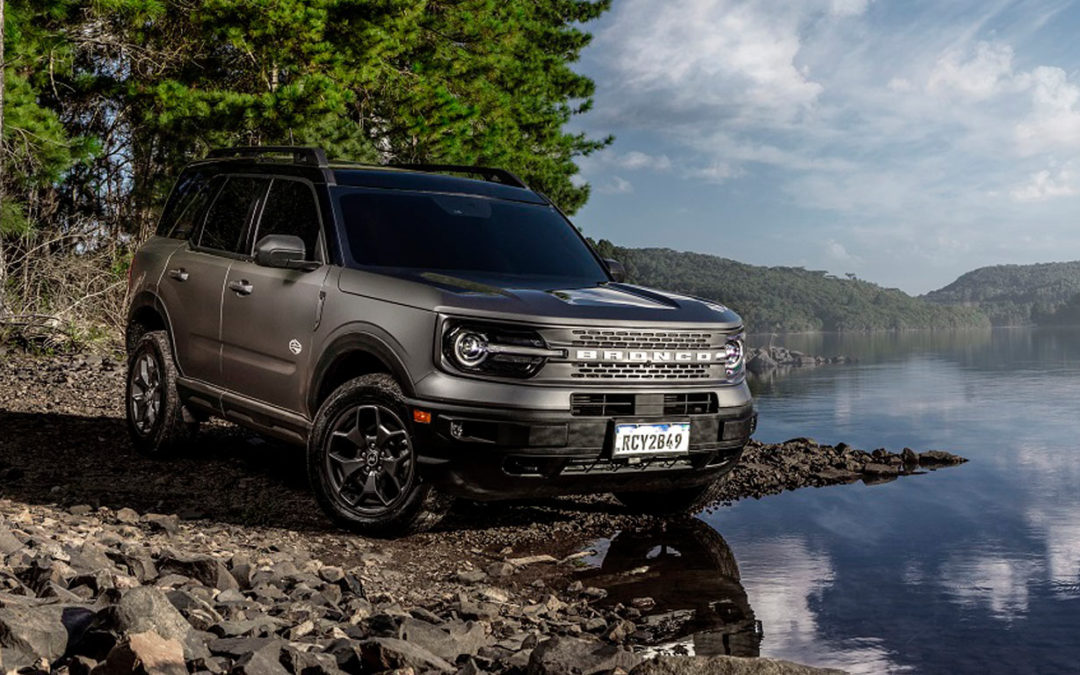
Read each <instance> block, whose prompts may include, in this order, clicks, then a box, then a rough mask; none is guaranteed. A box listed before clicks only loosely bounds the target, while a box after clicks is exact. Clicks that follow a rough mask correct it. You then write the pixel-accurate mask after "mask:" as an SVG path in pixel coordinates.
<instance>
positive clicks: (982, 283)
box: [922, 261, 1080, 326]
mask: <svg viewBox="0 0 1080 675" xmlns="http://www.w3.org/2000/svg"><path fill="white" fill-rule="evenodd" d="M1078 294H1080V261H1075V262H1063V263H1039V264H1036V265H995V266H993V267H980V268H979V269H977V270H972V271H971V272H968V273H967V274H964V275H963V276H961V277H960V278H958V279H957V280H956V281H954V282H952V283H951V284H949V285H948V286H946V287H944V288H941V289H938V290H936V291H931V292H929V293H927V294H926V295H924V296H922V297H923V298H925V299H926V300H929V301H930V302H934V303H937V304H942V305H954V306H963V307H972V308H978V309H979V310H981V311H982V312H983V313H984V314H986V315H987V316H988V317H990V321H991V322H992V323H993V324H994V325H996V326H1022V325H1029V324H1034V323H1063V322H1067V321H1066V318H1067V317H1066V316H1065V315H1064V314H1063V315H1060V316H1057V315H1056V314H1057V312H1058V311H1059V310H1063V309H1064V308H1065V306H1066V304H1067V303H1069V301H1070V300H1072V299H1073V298H1075V297H1076V296H1077V295H1078ZM1074 304H1075V303H1074ZM1071 311H1073V310H1068V311H1067V312H1066V313H1069V312H1071Z"/></svg>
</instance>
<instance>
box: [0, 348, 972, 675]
mask: <svg viewBox="0 0 1080 675" xmlns="http://www.w3.org/2000/svg"><path fill="white" fill-rule="evenodd" d="M121 370H122V369H121V367H120V364H119V362H118V360H115V359H108V358H105V359H102V358H99V357H91V358H84V357H76V358H70V357H57V358H51V359H41V358H37V359H32V358H29V357H25V356H22V355H17V356H16V355H12V354H8V355H5V356H0V425H2V426H0V672H4V673H7V672H11V671H16V670H20V669H22V670H23V672H46V671H51V672H63V673H91V672H93V673H99V674H109V673H130V672H148V673H149V672H155V673H156V672H161V673H176V674H177V675H180V674H181V673H184V672H205V673H286V672H291V673H310V674H317V673H338V672H348V673H374V672H383V671H395V672H398V673H401V674H402V675H405V674H406V673H427V672H432V673H436V672H437V673H468V674H472V673H481V672H491V673H528V674H531V675H539V674H542V673H550V674H552V675H554V674H562V673H566V674H570V673H609V672H622V673H638V674H645V675H649V674H653V673H671V674H674V673H685V674H688V675H689V674H693V673H766V672H768V673H789V672H790V673H803V672H805V673H809V672H819V671H815V670H813V669H809V668H806V667H804V666H797V665H795V664H785V663H781V662H775V661H770V660H768V659H760V658H739V657H736V656H725V655H727V654H739V655H744V656H753V655H756V654H757V653H758V648H757V646H758V643H759V642H760V626H759V625H757V624H756V623H755V621H754V619H753V613H752V610H750V608H749V606H748V605H747V604H746V598H745V592H743V591H741V585H739V583H738V578H739V575H738V570H737V567H736V566H735V563H734V557H733V556H732V554H731V552H730V550H728V549H727V547H726V544H724V543H723V539H722V538H721V537H720V535H719V534H717V533H716V532H714V531H713V530H711V528H708V527H707V526H704V524H703V523H700V522H699V521H688V522H687V524H685V525H680V524H664V523H662V522H659V521H654V520H652V519H649V518H644V517H635V516H630V515H627V514H625V513H624V512H623V511H621V510H620V509H619V507H618V506H617V505H616V504H615V502H614V501H613V500H612V499H610V498H607V497H600V496H598V497H589V498H566V499H553V500H542V501H535V502H528V503H511V504H500V505H499V506H498V508H492V507H489V506H486V505H483V504H460V505H458V506H457V507H455V509H454V510H453V511H452V512H451V514H450V516H449V517H448V518H447V520H446V521H444V523H443V524H442V525H441V526H440V527H439V528H438V529H437V530H436V531H434V532H429V533H425V534H420V535H415V536H413V537H409V538H405V539H401V540H396V541H378V540H367V539H363V538H360V537H354V536H351V535H348V534H345V533H343V532H340V531H337V530H335V529H334V528H333V527H332V526H331V525H330V524H329V523H328V522H327V521H326V520H325V519H324V518H323V517H322V515H321V513H320V512H319V511H318V509H317V507H316V506H315V504H314V501H313V499H312V498H311V496H310V494H309V493H308V491H307V489H306V485H304V481H303V471H302V460H301V459H300V458H299V457H298V456H297V453H295V452H293V451H292V450H290V449H288V448H284V447H281V446H277V445H276V444H273V443H267V442H265V441H263V440H261V439H258V438H256V437H253V436H251V435H249V434H246V433H244V432H242V431H239V430H237V429H236V428H234V427H231V426H229V425H224V424H221V425H210V426H209V427H208V428H206V429H205V430H204V431H203V432H202V434H201V435H200V439H201V441H200V443H199V444H198V447H195V448H192V450H191V452H190V453H188V454H185V455H183V456H179V457H173V458H169V459H165V460H160V461H151V460H147V459H145V458H143V457H141V456H139V455H137V454H135V453H134V452H133V451H132V450H131V449H130V447H129V445H128V443H127V440H126V435H125V430H124V424H123V420H122V407H121V405H120V401H121V396H120V394H121V390H122V386H123V382H122V376H121ZM962 461H964V460H962V459H961V458H958V457H955V456H953V455H949V454H948V453H942V452H937V451H930V452H923V453H916V452H914V451H910V450H905V451H904V452H903V453H900V454H894V453H888V452H886V451H884V450H875V451H873V452H865V451H861V450H856V449H854V448H851V447H849V446H846V445H844V444H840V445H837V446H828V445H820V444H818V443H815V442H814V441H812V440H810V439H793V440H791V441H788V442H786V443H783V444H761V443H757V442H754V443H752V444H751V445H750V447H748V448H747V452H746V455H745V460H744V462H743V464H742V465H740V466H739V467H738V468H737V469H736V470H735V471H734V472H733V474H732V475H731V478H730V480H729V481H728V482H727V483H726V484H725V486H724V488H723V491H722V493H721V495H720V496H721V499H722V500H725V501H733V500H737V499H741V498H746V497H761V496H764V495H768V494H773V493H777V492H781V491H784V490H789V489H795V488H799V487H807V486H815V487H819V486H826V485H834V484H839V483H846V482H851V481H855V480H863V481H867V482H877V481H882V480H892V479H894V478H896V477H898V476H902V475H907V474H911V473H918V472H920V471H923V470H925V469H927V468H936V467H938V466H941V465H944V464H952V463H959V462H962ZM718 506H719V503H718ZM695 523H696V524H697V525H696V526H695V525H694V524H695ZM697 526H700V527H697ZM695 527H697V529H694V528H695ZM688 528H689V529H688ZM699 530H702V531H699ZM639 532H641V533H643V534H641V535H640V536H638V535H637V534H635V533H639ZM615 533H618V536H616V537H615V538H614V539H612V540H611V542H610V546H609V548H608V552H607V555H606V557H604V563H603V569H599V568H595V569H594V568H593V567H592V565H593V563H590V562H588V560H591V558H590V556H591V555H592V554H591V552H590V550H589V547H590V546H591V543H592V542H593V541H596V540H598V539H600V540H603V539H606V538H610V537H612V536H613V535H615ZM657 538H660V540H664V541H668V540H670V539H671V538H675V540H677V541H679V542H681V543H680V544H679V546H680V547H682V548H686V547H690V548H694V549H695V550H700V552H701V555H700V556H698V557H699V558H702V559H704V560H707V561H708V562H707V564H706V565H704V568H707V569H708V570H711V571H708V572H707V573H705V572H702V573H695V574H694V575H692V576H690V577H687V578H686V580H685V583H683V582H679V583H676V582H675V581H673V580H674V579H677V578H679V576H678V575H680V574H683V575H686V574H689V572H687V569H688V567H687V566H688V560H689V558H688V557H682V558H679V559H678V560H676V561H675V563H673V565H674V567H672V568H670V569H665V570H664V571H663V572H662V573H661V570H660V565H661V563H660V561H657V560H653V559H652V558H649V557H648V556H647V555H646V554H647V553H648V552H649V551H651V550H653V549H654V548H655V542H656V541H657V540H658V539H657ZM695 547H696V548H695ZM616 550H621V551H624V552H626V555H621V554H620V555H616V553H615V551H616ZM639 554H640V555H639ZM620 556H621V557H620ZM690 557H693V556H690ZM616 559H621V560H623V561H624V564H622V565H621V566H620V565H618V564H616V563H615V562H614V561H615V560H616ZM613 565H614V568H613V567H612V566H613ZM650 569H651V570H653V572H652V573H650V572H648V570H650ZM643 570H645V572H643ZM691 571H692V570H691ZM650 574H656V575H658V576H656V577H655V581H654V582H651V583H652V585H649V584H648V583H646V582H645V580H647V579H649V578H653V577H651V576H650ZM628 575H631V576H629V577H628ZM628 578H630V579H633V580H639V581H640V584H639V585H638V586H635V585H634V584H628V583H627V579H628ZM709 584H713V585H714V586H715V593H716V596H717V598H720V599H718V600H715V601H713V602H711V603H710V604H708V605H703V606H692V608H690V609H687V608H686V607H683V606H681V605H679V604H678V602H674V601H667V600H665V599H664V598H663V597H662V595H663V593H664V592H665V591H669V590H672V589H675V590H677V588H678V587H679V586H680V585H693V586H694V587H695V589H696V590H699V591H700V592H701V593H704V591H705V588H706V587H707V586H709ZM630 588H633V589H634V590H633V591H632V592H631V591H629V590H627V589H630ZM620 589H621V590H620ZM699 594H700V593H699ZM711 607H719V608H726V609H722V611H721V609H717V610H716V611H717V612H718V614H717V616H722V617H723V621H721V622H720V623H721V624H723V625H720V626H713V627H712V628H710V629H709V631H706V633H708V634H711V635H714V636H722V639H721V637H716V638H715V639H714V640H712V641H710V640H708V639H704V638H702V639H698V638H695V644H696V645H697V646H696V649H691V650H687V649H685V648H682V647H680V648H676V649H674V650H670V649H669V650H661V653H663V656H659V657H655V656H654V655H655V654H656V653H657V650H655V649H653V646H654V645H657V644H659V643H664V642H667V643H670V642H671V641H672V640H683V641H684V642H685V639H684V638H685V635H686V634H687V631H691V630H694V631H700V628H701V625H702V622H703V620H704V619H703V616H704V614H707V613H708V612H709V611H712V610H710V609H709V608H711ZM732 607H735V608H742V609H740V611H738V612H734V614H737V615H738V616H739V617H740V618H739V619H738V620H737V621H735V622H734V623H732V619H731V617H732V616H733V611H732ZM680 644H681V643H680ZM688 653H696V654H697V656H693V657H691V656H688V655H686V654H688Z"/></svg>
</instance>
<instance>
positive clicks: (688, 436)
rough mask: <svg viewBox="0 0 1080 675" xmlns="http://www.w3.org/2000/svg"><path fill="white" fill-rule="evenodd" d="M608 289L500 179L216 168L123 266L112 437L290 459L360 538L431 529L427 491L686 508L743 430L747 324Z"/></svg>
mask: <svg viewBox="0 0 1080 675" xmlns="http://www.w3.org/2000/svg"><path fill="white" fill-rule="evenodd" d="M451 174H456V175H451ZM462 175H474V176H478V177H479V178H480V180H476V179H470V178H465V177H462ZM622 274H623V273H622V268H621V267H620V266H619V265H618V263H615V262H614V261H605V260H602V259H601V258H600V257H598V255H597V254H596V252H595V251H594V250H593V249H592V248H591V247H590V246H589V245H588V243H587V242H586V241H585V239H583V238H582V237H581V235H580V234H579V233H578V231H577V230H576V229H575V228H574V227H573V226H572V225H571V224H570V222H569V221H568V220H567V219H566V218H565V217H564V216H563V215H562V214H561V213H560V212H559V210H558V209H557V208H556V207H555V206H554V205H553V204H552V203H551V202H550V201H549V200H548V199H546V198H545V197H544V196H542V195H540V194H538V193H536V192H534V191H532V190H529V189H528V188H527V187H526V186H525V185H524V184H523V183H522V182H521V181H520V180H519V179H517V178H516V177H515V176H514V175H513V174H511V173H509V172H506V171H502V170H499V169H485V168H476V167H447V166H412V167H385V166H365V165H358V164H347V163H328V162H327V161H326V159H325V155H324V154H323V152H322V151H320V150H315V149H310V148H240V149H230V150H219V151H214V152H213V153H211V155H210V158H209V159H207V160H203V161H198V162H195V163H193V164H191V165H190V166H188V167H187V168H186V169H185V170H184V171H183V172H182V173H181V175H180V177H179V180H178V181H177V183H176V186H175V188H174V189H173V192H172V194H171V195H170V197H169V199H168V201H167V203H166V205H165V209H164V211H163V213H162V217H161V222H160V225H159V228H158V232H157V235H156V236H154V237H152V238H151V239H150V240H149V241H148V242H147V243H146V244H145V245H143V247H142V248H141V249H140V250H139V252H138V253H137V254H136V256H135V260H134V262H133V264H132V273H131V282H130V283H131V289H130V291H131V297H132V303H131V309H130V320H129V326H128V335H127V346H128V351H129V376H128V386H127V405H126V407H127V412H128V421H129V428H130V430H131V434H132V437H133V439H134V441H135V444H136V445H137V446H138V447H139V448H140V449H142V450H144V451H147V452H159V451H162V450H164V449H166V448H168V447H170V446H174V445H176V443H177V442H178V441H180V440H182V439H184V438H186V437H188V436H189V435H190V434H191V433H192V432H193V431H194V430H195V428H196V427H197V425H198V422H199V421H200V420H203V419H206V418H207V417H209V416H217V417H222V418H224V419H226V420H230V421H233V422H236V423H238V424H240V425H242V426H245V427H248V428H250V429H253V430H255V431H258V432H261V433H264V434H267V435H270V436H274V437H277V438H279V439H282V440H285V441H288V442H292V443H295V444H298V445H304V446H306V448H307V465H308V471H309V474H310V478H311V481H312V485H313V486H314V489H315V493H316V495H317V497H318V499H319V502H320V504H321V505H322V506H323V507H324V508H325V509H326V511H327V512H328V513H329V514H330V515H331V516H332V517H333V518H334V519H335V520H336V521H337V522H338V523H339V524H342V525H344V526H346V527H350V528H353V529H356V530H361V531H368V532H374V531H379V532H390V533H393V532H402V531H405V530H407V529H409V528H411V527H414V526H417V525H419V524H421V523H423V522H430V521H431V520H432V519H431V518H430V517H429V516H430V515H431V514H430V511H431V507H432V506H433V504H434V500H433V499H431V498H430V493H431V489H430V488H431V487H432V486H435V487H438V488H440V489H441V491H442V492H444V493H447V494H450V495H457V496H464V497H468V498H472V499H477V500H488V499H496V498H506V497H522V496H536V495H550V494H565V493H574V492H601V491H608V492H614V493H615V495H616V496H617V497H618V498H619V499H620V500H621V501H622V502H623V503H624V504H626V505H627V506H628V507H630V508H633V509H636V510H640V511H647V512H678V511H685V510H688V509H693V508H695V507H697V506H699V505H700V504H701V503H702V502H703V500H706V499H707V498H708V496H709V489H710V486H711V485H713V484H714V482H715V481H716V479H717V478H718V477H720V476H722V475H723V474H725V473H726V472H728V471H730V470H731V468H732V467H733V466H734V464H735V462H737V461H738V458H739V456H740V454H741V452H742V448H743V446H744V445H745V444H746V441H747V439H748V438H749V436H750V433H751V432H752V431H753V427H754V423H755V420H756V417H755V413H754V410H753V405H752V401H751V397H750V393H749V390H748V388H747V386H746V382H745V376H744V372H743V343H742V335H741V331H742V325H741V320H740V319H739V317H738V316H737V315H736V314H735V313H733V312H732V311H731V310H729V309H727V308H725V307H722V306H720V305H716V304H713V303H710V302H706V301H704V300H699V299H696V298H691V297H686V296H681V295H674V294H670V293H661V292H658V291H653V290H649V289H645V288H640V287H637V286H631V285H626V284H623V283H621V281H622Z"/></svg>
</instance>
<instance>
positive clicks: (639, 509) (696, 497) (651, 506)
mask: <svg viewBox="0 0 1080 675" xmlns="http://www.w3.org/2000/svg"><path fill="white" fill-rule="evenodd" d="M733 468H735V464H734V463H732V465H731V467H730V468H728V469H727V470H726V471H724V472H723V473H722V474H720V475H719V476H717V477H716V478H715V479H714V480H713V481H711V482H709V483H706V484H705V485H699V486H697V487H688V488H678V489H675V490H659V491H654V492H615V493H613V494H614V496H615V499H617V500H619V503H620V504H622V505H623V506H625V507H626V508H627V509H628V510H629V511H631V512H633V513H637V514H642V515H648V516H660V517H665V518H674V517H680V516H692V515H694V514H696V513H699V512H701V511H703V510H704V509H705V508H706V507H708V506H710V505H712V504H713V503H714V502H717V501H719V499H720V492H721V490H722V489H723V487H724V483H726V482H727V479H728V476H730V475H731V469H733Z"/></svg>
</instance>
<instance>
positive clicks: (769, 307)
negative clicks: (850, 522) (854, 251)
mask: <svg viewBox="0 0 1080 675" xmlns="http://www.w3.org/2000/svg"><path fill="white" fill-rule="evenodd" d="M596 246H597V248H598V250H599V251H600V253H601V254H602V255H603V256H605V257H610V258H615V259H616V260H619V261H620V262H622V263H623V264H624V265H625V266H626V269H627V273H628V275H629V281H630V282H631V283H637V284H641V285H644V286H654V287H657V288H662V289H666V290H671V291H675V292H678V293H686V294H688V295H696V296H699V297H703V298H707V299H709V300H715V301H717V302H721V303H723V304H725V305H727V306H729V307H731V308H732V309H734V310H735V311H737V312H738V313H739V314H740V315H741V316H742V317H743V319H744V320H745V321H746V324H747V327H748V329H749V330H750V331H753V332H772V331H775V332H788V331H815V330H825V331H874V330H895V329H909V328H966V327H982V326H989V321H988V320H987V318H986V317H985V316H984V315H982V314H981V313H980V312H979V311H978V310H976V309H973V308H966V307H948V306H943V305H938V304H933V303H930V302H927V301H925V300H922V299H920V298H913V297H911V296H910V295H908V294H906V293H904V292H903V291H900V290H898V289H895V288H882V287H881V286H878V285H877V284H873V283H870V282H868V281H862V280H859V279H854V278H851V279H840V278H837V277H834V276H832V275H830V274H827V273H826V272H823V271H817V270H807V269H803V268H801V267H759V266H756V265H747V264H745V263H740V262H736V261H734V260H729V259H727V258H720V257H717V256H713V255H705V254H702V253H684V252H680V251H673V250H671V249H666V248H622V247H618V246H615V245H614V244H612V243H611V242H609V241H606V240H601V241H600V242H598V243H597V244H596Z"/></svg>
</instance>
